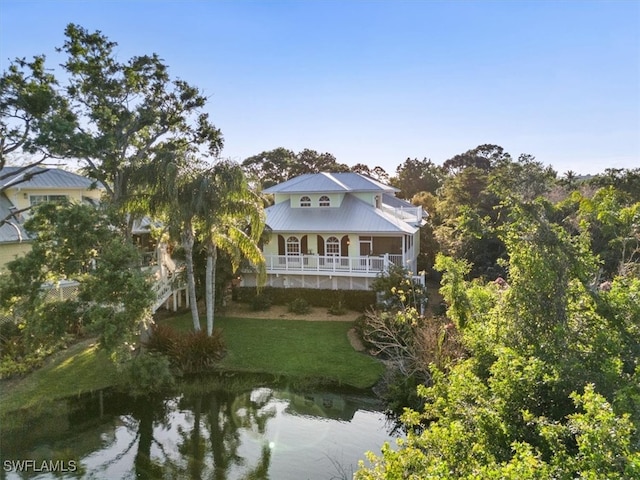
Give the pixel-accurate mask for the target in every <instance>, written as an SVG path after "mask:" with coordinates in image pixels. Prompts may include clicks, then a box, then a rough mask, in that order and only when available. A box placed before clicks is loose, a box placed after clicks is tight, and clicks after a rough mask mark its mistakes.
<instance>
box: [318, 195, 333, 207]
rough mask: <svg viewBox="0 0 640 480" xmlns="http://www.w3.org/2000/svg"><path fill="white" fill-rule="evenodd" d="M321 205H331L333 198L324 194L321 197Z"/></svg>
mask: <svg viewBox="0 0 640 480" xmlns="http://www.w3.org/2000/svg"><path fill="white" fill-rule="evenodd" d="M320 206H321V207H330V206H331V199H330V198H329V197H327V196H326V195H323V196H321V197H320Z"/></svg>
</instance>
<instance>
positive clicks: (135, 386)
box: [120, 353, 175, 397]
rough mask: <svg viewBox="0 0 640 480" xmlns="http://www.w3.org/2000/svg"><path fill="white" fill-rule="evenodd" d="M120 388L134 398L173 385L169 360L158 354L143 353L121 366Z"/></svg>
mask: <svg viewBox="0 0 640 480" xmlns="http://www.w3.org/2000/svg"><path fill="white" fill-rule="evenodd" d="M120 375H121V379H122V386H123V387H125V388H126V390H127V392H128V393H129V394H131V395H133V396H134V397H137V396H142V395H149V394H150V393H157V392H160V391H162V390H166V389H168V388H170V387H172V386H173V385H174V383H175V380H174V378H173V375H172V374H171V368H170V364H169V359H168V358H167V357H165V356H164V355H161V354H159V353H143V354H140V355H138V356H137V357H134V358H132V359H131V360H129V361H128V362H126V363H124V364H122V366H121V371H120Z"/></svg>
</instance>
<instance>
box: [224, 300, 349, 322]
mask: <svg viewBox="0 0 640 480" xmlns="http://www.w3.org/2000/svg"><path fill="white" fill-rule="evenodd" d="M220 313H221V314H222V315H224V316H225V317H240V318H264V319H274V318H277V319H281V320H306V321H310V322H326V321H330V322H354V321H355V320H356V319H357V318H358V317H359V316H360V315H361V314H360V313H359V312H354V311H351V310H347V312H346V313H345V314H344V315H331V314H329V313H328V312H327V309H326V308H315V307H312V308H311V310H310V311H309V313H305V314H299V313H291V312H289V311H288V307H287V306H286V305H272V306H271V308H269V310H266V311H258V312H255V311H253V310H251V309H250V308H249V306H248V305H246V304H242V303H236V302H232V303H230V304H229V305H227V306H226V307H224V309H223V310H221V312H220Z"/></svg>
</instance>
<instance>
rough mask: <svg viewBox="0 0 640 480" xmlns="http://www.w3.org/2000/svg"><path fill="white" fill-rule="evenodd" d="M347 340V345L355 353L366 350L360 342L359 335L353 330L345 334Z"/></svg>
mask: <svg viewBox="0 0 640 480" xmlns="http://www.w3.org/2000/svg"><path fill="white" fill-rule="evenodd" d="M347 338H348V339H349V343H350V344H351V346H352V347H353V349H354V350H355V351H356V352H364V351H365V350H366V348H365V346H364V344H363V343H362V340H361V339H360V335H358V332H356V329H355V328H351V329H349V331H348V332H347Z"/></svg>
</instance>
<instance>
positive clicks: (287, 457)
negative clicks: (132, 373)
mask: <svg viewBox="0 0 640 480" xmlns="http://www.w3.org/2000/svg"><path fill="white" fill-rule="evenodd" d="M14 423H15V424H14V425H9V426H7V425H4V426H3V432H2V433H3V435H2V436H1V438H0V448H1V453H0V457H1V460H2V461H3V463H2V465H3V466H6V465H7V464H6V462H5V461H6V460H9V461H15V460H34V461H35V463H36V465H39V464H40V463H41V462H42V461H43V460H61V461H62V462H63V463H64V462H69V461H76V462H77V464H78V465H79V467H80V468H79V469H78V470H77V471H75V472H65V473H62V474H60V473H58V474H55V475H54V474H52V473H48V472H39V473H35V472H33V469H31V470H32V471H31V472H29V473H20V474H18V473H16V472H7V471H6V469H4V468H3V471H2V473H1V474H0V476H1V477H2V478H42V479H45V478H139V479H156V478H167V479H169V478H170V479H173V478H191V479H209V478H213V479H217V480H231V479H247V480H257V479H269V478H270V479H272V480H281V479H296V480H298V479H307V478H308V479H330V478H351V475H352V472H353V471H354V470H355V469H356V468H357V462H358V460H359V459H362V458H363V457H364V455H363V454H364V452H365V451H366V450H374V451H378V450H379V448H380V446H381V445H382V443H383V442H384V441H386V440H389V439H390V436H389V433H388V427H387V424H386V420H385V416H384V414H383V413H381V411H380V405H379V404H378V403H377V402H376V401H375V399H373V398H371V397H367V396H364V395H360V394H353V393H344V392H331V391H306V392H304V391H296V390H292V389H290V388H282V387H280V388H275V387H270V386H264V385H262V386H255V385H254V384H251V385H248V384H247V382H246V381H244V382H236V383H235V384H234V382H233V381H231V382H229V381H225V382H222V383H220V382H219V381H215V382H210V383H200V384H198V385H192V386H187V387H186V388H185V389H184V393H183V394H182V395H179V396H174V397H169V398H145V399H143V400H142V399H132V398H130V397H127V396H125V395H122V394H118V393H115V392H102V393H99V394H92V395H88V396H83V397H80V398H74V399H69V400H67V401H65V402H61V403H59V404H57V405H56V406H55V408H53V409H52V410H51V411H48V412H45V413H43V414H40V415H36V414H34V413H33V412H23V414H22V418H20V419H16V421H15V422H14ZM7 427H8V428H7ZM39 462H40V463H39Z"/></svg>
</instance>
